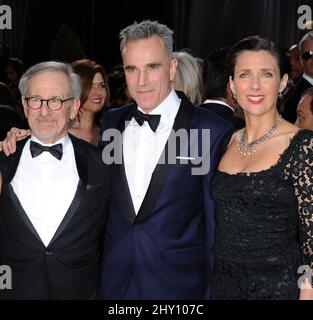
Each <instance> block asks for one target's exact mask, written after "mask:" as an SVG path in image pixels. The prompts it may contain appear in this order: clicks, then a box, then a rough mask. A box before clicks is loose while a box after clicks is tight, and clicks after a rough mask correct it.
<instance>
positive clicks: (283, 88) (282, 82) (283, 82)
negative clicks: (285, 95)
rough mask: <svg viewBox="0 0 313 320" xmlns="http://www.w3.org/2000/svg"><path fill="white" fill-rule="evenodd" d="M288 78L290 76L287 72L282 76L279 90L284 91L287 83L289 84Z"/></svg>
mask: <svg viewBox="0 0 313 320" xmlns="http://www.w3.org/2000/svg"><path fill="white" fill-rule="evenodd" d="M288 78H289V77H288V74H287V73H285V74H284V75H283V77H282V78H281V80H280V85H279V92H283V91H284V90H285V89H286V87H287V84H288Z"/></svg>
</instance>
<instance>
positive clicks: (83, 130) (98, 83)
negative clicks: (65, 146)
mask: <svg viewBox="0 0 313 320" xmlns="http://www.w3.org/2000/svg"><path fill="white" fill-rule="evenodd" d="M71 65H72V67H73V70H74V72H75V73H77V74H78V75H79V76H80V78H81V83H82V96H81V106H80V109H79V114H78V116H77V118H76V119H75V120H74V121H73V123H72V124H71V127H70V129H69V132H70V133H71V134H73V135H74V136H76V137H78V138H81V139H83V140H85V141H87V142H89V143H91V144H94V145H97V144H98V142H99V140H100V135H99V130H100V122H101V119H102V115H103V112H104V110H105V108H106V107H107V106H108V102H109V100H110V93H109V87H108V82H107V76H106V73H105V71H104V68H103V67H102V66H101V65H99V64H97V63H96V62H95V61H92V60H89V59H82V60H77V61H74V62H72V64H71Z"/></svg>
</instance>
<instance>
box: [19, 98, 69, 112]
mask: <svg viewBox="0 0 313 320" xmlns="http://www.w3.org/2000/svg"><path fill="white" fill-rule="evenodd" d="M73 99H74V97H71V98H68V99H65V100H62V99H59V98H51V99H40V98H38V97H25V100H26V102H27V105H28V106H29V107H30V108H31V109H33V110H38V109H40V108H41V106H42V103H43V102H44V101H46V102H47V107H48V108H49V109H50V110H52V111H58V110H60V109H61V107H62V104H63V103H64V102H66V101H69V100H73Z"/></svg>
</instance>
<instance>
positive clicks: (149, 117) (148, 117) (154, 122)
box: [133, 109, 161, 132]
mask: <svg viewBox="0 0 313 320" xmlns="http://www.w3.org/2000/svg"><path fill="white" fill-rule="evenodd" d="M133 116H134V118H135V120H136V121H137V122H138V124H139V125H140V126H142V125H143V123H144V122H145V121H147V122H148V124H149V126H150V128H151V130H152V131H153V132H155V131H156V129H157V128H158V125H159V123H160V119H161V115H160V114H147V113H142V112H141V111H139V110H137V109H135V110H133Z"/></svg>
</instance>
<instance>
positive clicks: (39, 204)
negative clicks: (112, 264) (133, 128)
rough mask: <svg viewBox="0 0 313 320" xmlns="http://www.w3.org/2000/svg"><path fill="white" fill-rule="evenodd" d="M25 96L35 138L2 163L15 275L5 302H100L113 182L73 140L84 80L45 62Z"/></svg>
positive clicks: (3, 236)
mask: <svg viewBox="0 0 313 320" xmlns="http://www.w3.org/2000/svg"><path fill="white" fill-rule="evenodd" d="M19 88H20V91H21V94H22V103H23V108H24V112H25V115H26V117H27V119H28V123H29V127H30V129H31V136H30V137H28V138H27V139H24V140H22V141H19V142H18V143H17V146H16V152H15V153H14V154H12V155H11V156H10V157H8V158H7V159H6V161H5V165H3V162H2V161H1V168H0V221H1V223H0V265H6V266H8V267H10V268H11V270H12V287H11V288H4V289H1V290H0V300H1V299H93V298H96V297H97V286H98V281H99V267H100V266H99V260H100V251H99V247H100V246H99V240H100V235H101V234H102V232H103V228H104V225H105V220H106V214H105V213H106V205H107V204H108V201H107V200H108V194H109V193H108V180H107V177H108V175H107V173H106V167H105V166H104V164H103V162H102V159H101V155H100V153H99V151H98V150H97V149H96V148H95V147H93V146H92V145H90V144H89V143H87V142H85V141H83V140H80V139H77V138H75V137H74V136H71V135H70V134H68V126H69V122H70V120H71V119H74V118H75V116H76V115H77V112H78V109H79V106H80V95H81V87H80V80H79V77H78V75H76V74H75V73H74V72H73V70H72V68H71V66H70V65H67V64H64V63H61V62H54V61H49V62H43V63H39V64H37V65H35V66H33V67H31V68H30V69H28V70H27V71H26V73H25V74H24V75H23V76H22V78H21V80H20V83H19ZM2 156H3V155H2ZM0 157H1V153H0Z"/></svg>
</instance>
